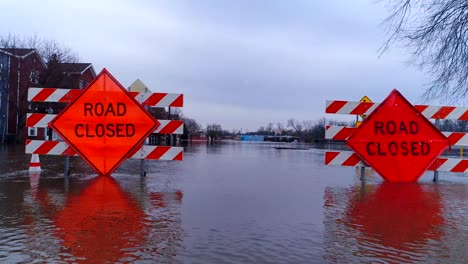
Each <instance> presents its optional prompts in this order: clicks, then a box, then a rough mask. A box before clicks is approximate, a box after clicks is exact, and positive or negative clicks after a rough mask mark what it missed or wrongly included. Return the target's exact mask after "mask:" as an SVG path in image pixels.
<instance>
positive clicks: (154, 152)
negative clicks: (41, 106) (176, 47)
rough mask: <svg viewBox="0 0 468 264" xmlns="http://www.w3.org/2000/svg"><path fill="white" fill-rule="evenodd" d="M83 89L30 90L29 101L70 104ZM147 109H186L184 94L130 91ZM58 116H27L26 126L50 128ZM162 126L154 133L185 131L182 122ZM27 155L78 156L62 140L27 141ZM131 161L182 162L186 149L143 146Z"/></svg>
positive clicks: (37, 114) (162, 124)
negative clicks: (50, 124)
mask: <svg viewBox="0 0 468 264" xmlns="http://www.w3.org/2000/svg"><path fill="white" fill-rule="evenodd" d="M82 92H83V90H80V89H64V88H36V87H31V88H29V90H28V101H29V102H36V103H66V104H68V103H70V102H72V101H73V100H74V99H75V98H77V97H78V96H79V95H80V94H81V93H82ZM128 93H129V94H130V96H131V97H133V98H134V99H136V100H137V101H138V102H140V103H141V104H142V105H144V106H146V107H183V104H184V96H183V94H174V93H138V92H128ZM55 117H56V115H55V114H45V113H28V114H27V117H26V127H28V128H44V129H45V128H47V127H49V123H50V122H51V121H52V120H53V119H54V118H55ZM158 121H159V122H160V125H159V126H158V127H157V128H156V130H155V131H154V132H153V133H157V134H175V135H181V134H183V132H184V122H183V121H182V120H158ZM26 153H28V154H40V155H61V156H78V155H77V153H76V151H75V150H73V148H71V147H70V146H68V145H67V143H65V142H63V141H47V140H31V139H27V140H26ZM130 158H132V159H148V160H182V159H183V148H182V147H171V146H152V145H151V146H150V145H143V146H142V147H141V148H140V149H138V150H137V151H136V152H135V153H134V154H133V155H132V156H131V157H130Z"/></svg>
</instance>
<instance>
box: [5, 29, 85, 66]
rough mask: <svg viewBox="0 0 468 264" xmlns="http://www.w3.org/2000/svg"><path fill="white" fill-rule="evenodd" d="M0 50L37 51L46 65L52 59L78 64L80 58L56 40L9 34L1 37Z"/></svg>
mask: <svg viewBox="0 0 468 264" xmlns="http://www.w3.org/2000/svg"><path fill="white" fill-rule="evenodd" d="M0 48H7V49H18V48H20V49H35V50H37V52H38V53H39V55H40V56H41V57H42V58H43V59H44V61H45V62H46V63H49V62H50V61H51V60H52V59H54V60H57V62H59V63H76V62H78V61H79V56H78V54H77V53H76V52H74V51H73V50H72V49H71V48H70V47H68V46H66V45H63V44H61V43H59V42H57V41H56V40H54V39H45V38H40V37H38V36H37V35H34V36H26V37H22V36H18V35H13V34H8V35H6V36H0Z"/></svg>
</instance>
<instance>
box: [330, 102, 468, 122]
mask: <svg viewBox="0 0 468 264" xmlns="http://www.w3.org/2000/svg"><path fill="white" fill-rule="evenodd" d="M377 105H378V103H364V102H352V101H340V100H334V101H333V100H327V103H326V109H325V112H326V113H328V114H350V115H363V114H366V115H368V114H370V113H372V111H374V110H375V108H376V107H377ZM414 107H415V108H416V110H418V111H419V112H421V113H422V114H423V115H424V116H425V117H427V118H432V119H453V120H468V107H457V106H430V105H415V106H414Z"/></svg>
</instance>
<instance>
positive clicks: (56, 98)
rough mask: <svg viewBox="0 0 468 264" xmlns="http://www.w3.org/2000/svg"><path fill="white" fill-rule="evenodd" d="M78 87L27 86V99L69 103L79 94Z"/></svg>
mask: <svg viewBox="0 0 468 264" xmlns="http://www.w3.org/2000/svg"><path fill="white" fill-rule="evenodd" d="M81 92H83V90H79V89H60V88H34V87H32V88H29V91H28V101H31V102H59V103H69V102H71V101H72V100H73V99H75V98H76V97H77V96H78V95H80V94H81Z"/></svg>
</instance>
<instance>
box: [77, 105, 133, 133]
mask: <svg viewBox="0 0 468 264" xmlns="http://www.w3.org/2000/svg"><path fill="white" fill-rule="evenodd" d="M83 107H84V109H83V110H84V116H85V117H105V118H110V117H123V116H125V114H126V113H127V107H126V105H125V104H123V103H108V104H105V103H84V104H83ZM135 131H136V130H135V125H134V124H131V123H121V122H119V123H109V122H103V123H93V124H89V123H78V124H76V125H75V136H76V137H79V138H82V137H86V138H94V137H132V136H134V135H135Z"/></svg>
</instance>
